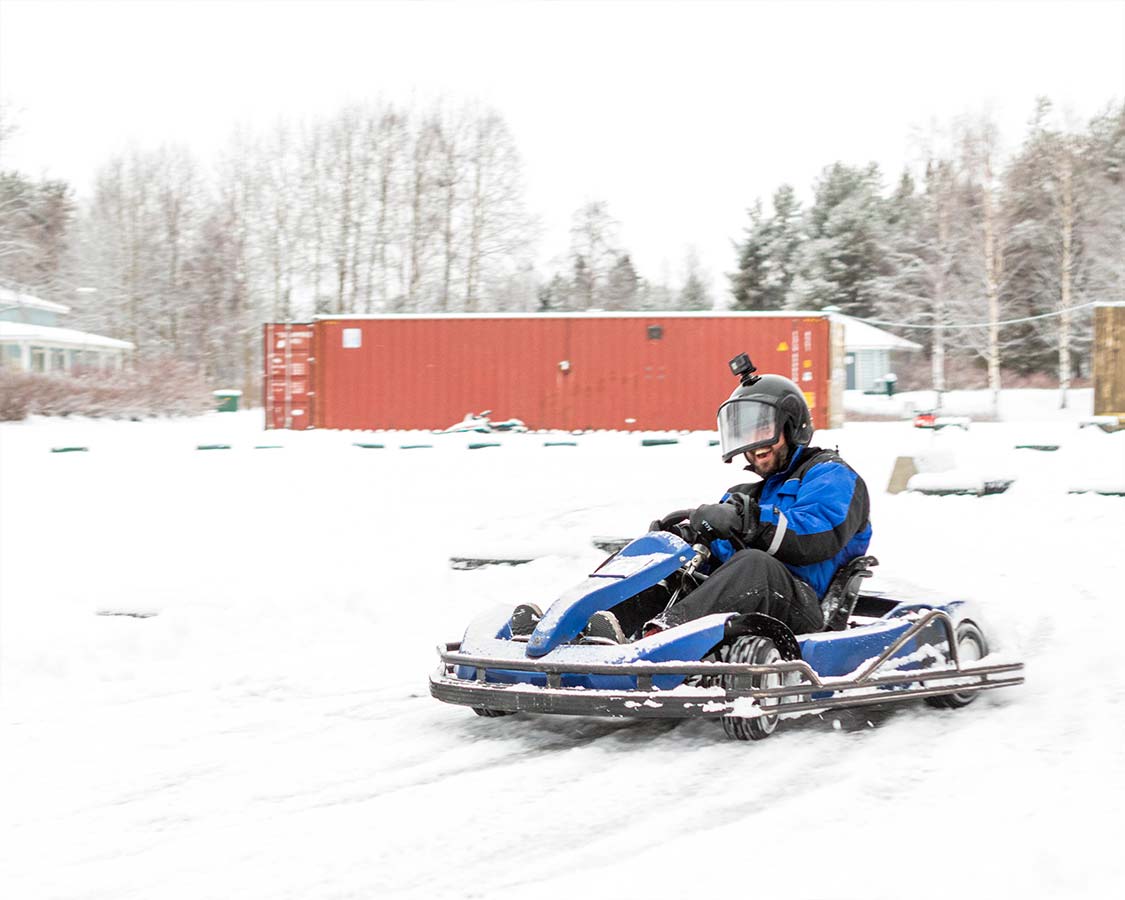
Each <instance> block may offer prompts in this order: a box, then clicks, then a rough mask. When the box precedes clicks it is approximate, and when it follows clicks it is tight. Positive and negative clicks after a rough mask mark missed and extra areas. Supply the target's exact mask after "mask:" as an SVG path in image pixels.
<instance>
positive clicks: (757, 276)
mask: <svg viewBox="0 0 1125 900" xmlns="http://www.w3.org/2000/svg"><path fill="white" fill-rule="evenodd" d="M0 112H3V111H2V110H0ZM1051 122H1052V110H1051V108H1050V104H1049V103H1048V102H1047V101H1041V102H1040V103H1039V104H1038V105H1037V107H1036V110H1035V114H1034V116H1033V118H1032V121H1031V124H1030V126H1029V129H1028V132H1027V134H1026V135H1025V137H1024V140H1023V143H1022V145H1021V146H1020V148H1019V150H1018V152H1017V153H1016V154H1015V155H1014V156H1012V157H1010V158H1002V157H1001V153H1000V150H999V146H998V136H997V134H996V130H995V128H994V126H992V125H991V124H990V123H989V122H987V121H983V122H982V121H976V122H962V123H958V124H957V125H955V126H954V127H953V128H951V129H950V130H949V133H948V134H947V135H946V136H945V138H944V140H943V143H942V145H941V146H938V144H937V143H936V142H935V143H934V145H933V146H931V147H930V148H929V149H928V151H927V153H926V162H925V165H924V167H923V169H922V170H921V171H920V172H919V173H918V175H917V177H912V176H911V175H903V176H902V177H901V178H900V179H899V180H898V181H897V183H895V184H894V185H893V186H892V187H891V188H890V189H889V190H888V189H887V188H886V187H885V185H884V183H883V177H882V173H881V172H880V171H879V170H878V168H877V167H876V166H874V165H870V166H865V167H855V166H851V165H846V164H844V163H841V162H837V163H834V164H832V165H830V166H827V167H826V168H825V169H824V170H823V172H822V174H821V176H820V177H819V178H818V179H817V180H816V183H815V184H814V186H813V190H812V199H811V202H810V203H809V205H808V206H803V205H802V203H801V202H800V200H799V198H798V194H797V191H796V190H794V189H793V187H792V186H789V185H782V186H780V187H779V188H778V189H777V190H776V191H775V193H774V195H773V197H772V204H771V205H770V208H769V209H768V210H767V209H766V208H765V207H764V206H763V204H762V203H760V202H759V203H757V204H755V206H754V207H753V208H752V209H751V210H750V222H749V226H748V228H747V229H746V232H745V234H744V236H743V239H742V240H741V241H740V242H738V243H737V246H736V248H735V251H736V252H735V258H734V259H733V260H732V266H733V268H734V271H733V272H732V274H731V275H730V282H731V295H732V296H731V297H722V298H715V297H713V296H712V295H711V294H710V293H709V292H708V287H707V277H706V275H705V273H704V272H703V271H702V269H701V267H700V265H699V263H698V261H697V259H696V258H695V257H694V255H693V254H692V253H691V252H690V251H689V252H686V253H685V259H684V262H683V267H682V277H681V278H680V280H679V282H678V283H677V284H674V285H670V284H665V283H662V282H660V281H657V280H652V279H648V278H646V277H644V275H643V274H642V273H640V272H638V271H637V269H636V267H635V266H634V264H633V259H632V255H631V254H630V252H629V250H628V248H627V247H625V246H624V245H623V242H622V241H621V239H620V236H619V229H618V225H617V223H616V222H615V221H614V219H613V217H612V216H611V214H610V212H609V209H608V207H607V205H606V204H605V203H603V202H590V203H586V204H585V205H583V206H581V207H580V208H579V209H577V210H576V211H575V212H574V214H573V219H572V227H571V232H570V244H569V247H568V248H567V250H566V251H565V252H564V253H560V254H559V255H558V257H557V260H558V262H557V263H556V264H555V266H554V267H553V268H554V271H548V272H547V273H541V272H537V271H536V270H535V268H534V265H533V260H534V258H535V249H536V247H535V245H536V241H537V237H538V233H537V232H538V229H537V223H536V221H535V219H534V217H533V216H532V215H531V213H530V212H529V210H528V209H527V207H526V202H525V194H524V188H523V184H522V176H521V170H522V163H521V159H520V154H519V151H518V148H517V147H516V145H515V141H514V138H513V136H512V134H511V132H510V131H509V129H508V127H507V125H506V124H505V122H504V121H503V119H502V118H501V117H500V116H499V115H498V114H497V113H496V112H494V111H492V110H488V109H482V108H479V107H474V106H468V107H462V108H457V109H451V108H447V107H437V108H432V109H429V110H428V111H424V112H419V111H416V110H411V109H407V108H403V107H399V106H395V105H392V104H386V103H378V104H367V105H362V106H354V107H349V108H347V109H344V110H341V111H340V112H339V113H337V114H336V115H334V116H332V117H330V118H326V119H323V120H318V121H314V122H311V123H305V124H302V125H294V124H291V123H280V124H278V125H277V126H276V127H275V128H274V129H272V130H271V131H270V132H269V133H267V134H259V135H247V134H237V135H235V136H234V137H233V138H232V140H231V142H230V146H229V148H228V151H227V152H226V153H225V154H224V155H223V157H222V158H221V160H220V161H219V162H218V163H217V164H216V165H213V166H208V167H203V166H201V165H200V164H199V163H198V162H197V161H196V160H195V159H194V158H193V157H192V155H191V154H190V153H189V152H187V151H186V150H183V149H176V148H163V149H159V150H155V151H148V152H141V151H134V152H129V153H125V154H122V155H120V156H118V157H116V158H113V159H110V160H109V161H107V162H106V163H105V164H104V165H103V166H102V167H101V169H100V170H99V171H98V173H97V176H96V178H95V181H94V184H93V186H92V189H91V191H90V193H89V196H85V197H83V198H81V200H79V199H78V198H76V196H75V194H74V191H73V189H72V188H71V187H70V186H69V185H67V184H65V183H63V182H59V181H43V180H35V179H32V178H29V177H28V176H26V175H23V174H21V173H17V172H5V173H2V174H0V277H3V278H5V279H7V280H9V281H11V282H16V283H19V284H21V285H24V286H26V287H27V288H28V289H29V290H30V291H31V292H33V293H35V294H37V295H38V296H41V297H44V298H46V299H51V300H56V301H59V302H62V303H65V304H66V305H68V306H70V307H72V309H73V310H74V314H73V315H72V316H71V317H70V318H69V319H68V320H67V323H66V324H70V325H72V326H74V327H79V328H84V329H86V330H90V331H96V332H99V333H103V334H107V335H110V336H113V337H118V338H124V339H127V340H131V341H133V342H134V343H135V344H136V345H137V353H138V357H139V358H140V359H142V360H158V359H162V358H172V359H176V360H180V361H183V362H185V363H187V364H189V365H191V366H194V367H195V369H196V370H197V371H199V372H201V373H202V374H203V376H204V377H205V378H206V379H207V381H208V382H209V383H211V384H215V385H221V386H227V387H242V388H243V389H244V390H248V391H253V390H254V388H255V383H256V381H257V379H258V378H259V373H260V352H261V350H260V329H261V324H262V323H263V322H267V321H284V320H298V319H301V318H305V317H308V316H311V315H340V314H357V313H395V312H424V313H447V312H473V311H526V312H533V311H553V310H586V309H610V310H618V309H651V310H662V309H710V308H712V307H714V306H716V305H719V306H726V305H728V304H729V303H733V305H734V306H735V307H736V308H742V309H767V310H768V309H797V308H800V309H822V308H824V307H827V306H835V307H838V308H839V309H841V310H842V311H844V312H847V313H850V314H852V315H857V316H861V317H865V318H874V319H876V320H879V321H886V322H892V323H901V324H902V325H904V326H905V325H910V326H927V327H926V328H921V329H920V328H905V327H903V328H896V327H895V326H889V327H890V328H891V330H897V331H898V332H899V333H901V334H903V335H904V336H906V337H909V338H910V339H911V340H914V341H917V342H919V343H922V344H924V345H925V346H926V348H927V351H928V359H929V361H930V365H931V371H930V373H929V380H930V381H931V382H932V384H933V386H935V387H938V388H942V387H945V386H946V384H947V382H948V381H949V377H950V373H951V372H952V371H966V370H969V369H973V368H976V369H979V370H982V371H984V372H986V373H987V377H988V383H989V384H990V386H992V387H993V388H994V389H995V388H999V386H1000V372H1001V367H1003V368H1004V369H1005V370H1009V371H1016V372H1021V373H1029V372H1044V371H1052V372H1054V373H1055V374H1057V376H1058V379H1059V381H1060V382H1061V383H1062V385H1063V387H1064V388H1065V387H1067V386H1068V385H1069V383H1070V381H1071V379H1072V378H1073V377H1074V375H1075V373H1076V371H1078V372H1080V371H1081V370H1082V367H1083V366H1084V365H1085V360H1086V358H1087V355H1088V351H1089V344H1090V331H1091V329H1090V319H1091V317H1090V313H1089V310H1088V309H1084V308H1082V307H1084V304H1086V303H1088V302H1090V301H1093V300H1113V299H1123V295H1125V293H1123V292H1125V106H1115V107H1113V108H1111V109H1109V110H1107V111H1106V112H1105V113H1104V114H1102V115H1100V116H1098V117H1096V118H1095V119H1094V120H1093V121H1091V122H1089V123H1087V124H1085V125H1084V126H1083V127H1080V128H1074V129H1063V128H1059V127H1056V126H1054V125H1052V124H1051ZM10 124H11V123H10V122H6V121H4V120H3V118H2V117H0V139H2V138H4V137H5V134H6V131H7V130H9V129H10ZM1045 313H1052V314H1057V315H1051V316H1050V317H1048V318H1035V317H1037V316H1042V315H1043V314H1045ZM1011 319H1024V320H1028V321H1024V322H1021V323H1019V324H1015V325H1001V324H1000V323H1001V322H1005V321H1008V320H1011ZM981 322H984V323H987V325H986V327H983V328H964V327H962V326H965V325H971V324H975V323H981ZM969 360H972V361H973V362H975V363H976V364H977V365H976V366H975V367H974V366H967V365H965V366H962V365H961V362H962V361H969ZM955 363H956V366H955Z"/></svg>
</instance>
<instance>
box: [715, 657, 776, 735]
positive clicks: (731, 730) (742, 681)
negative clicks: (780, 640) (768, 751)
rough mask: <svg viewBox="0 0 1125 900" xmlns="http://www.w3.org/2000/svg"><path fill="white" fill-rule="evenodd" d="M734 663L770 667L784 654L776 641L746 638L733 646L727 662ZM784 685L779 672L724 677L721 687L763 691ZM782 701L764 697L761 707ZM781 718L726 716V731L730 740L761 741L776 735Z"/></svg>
mask: <svg viewBox="0 0 1125 900" xmlns="http://www.w3.org/2000/svg"><path fill="white" fill-rule="evenodd" d="M726 661H727V662H731V663H748V664H749V665H754V666H769V665H774V664H775V663H779V662H781V654H780V653H779V652H778V650H777V647H776V646H774V643H773V641H771V640H770V639H769V638H764V637H758V636H750V635H744V636H743V637H740V638H738V640H736V641H735V642H734V643H733V644H731V646H730V653H729V655H728V656H727V659H726ZM781 683H782V679H781V675H780V674H779V673H767V674H764V675H724V676H722V685H723V689H724V690H728V691H730V690H742V691H746V690H760V689H762V688H775V687H780V686H781ZM779 702H780V701H779V700H778V699H777V698H776V697H773V698H768V699H766V698H763V699H760V700H758V705H759V706H760V707H763V708H769V707H774V706H776V705H778V703H779ZM777 722H778V716H777V714H776V713H775V714H773V715H760V716H755V717H753V718H742V717H741V716H723V731H725V732H726V733H727V737H729V738H734V739H735V740H739V741H760V740H762V738H767V737H769V736H770V735H771V734H773V732H774V729H775V728H777Z"/></svg>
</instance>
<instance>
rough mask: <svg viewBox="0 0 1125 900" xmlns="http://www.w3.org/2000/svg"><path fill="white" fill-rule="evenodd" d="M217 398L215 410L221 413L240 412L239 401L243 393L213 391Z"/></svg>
mask: <svg viewBox="0 0 1125 900" xmlns="http://www.w3.org/2000/svg"><path fill="white" fill-rule="evenodd" d="M211 393H212V395H213V396H214V398H215V408H216V409H217V410H218V411H219V412H238V401H239V399H240V398H241V397H242V391H212V392H211Z"/></svg>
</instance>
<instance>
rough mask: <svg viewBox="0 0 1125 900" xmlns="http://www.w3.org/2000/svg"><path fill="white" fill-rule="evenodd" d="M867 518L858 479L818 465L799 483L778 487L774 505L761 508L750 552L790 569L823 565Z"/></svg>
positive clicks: (838, 466)
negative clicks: (765, 555) (753, 549)
mask: <svg viewBox="0 0 1125 900" xmlns="http://www.w3.org/2000/svg"><path fill="white" fill-rule="evenodd" d="M869 515H870V504H869V501H868V497H867V486H866V485H865V484H864V483H863V479H862V478H860V477H859V476H858V475H857V474H856V473H855V472H853V471H852V470H851V469H850V468H848V466H846V465H844V464H842V463H839V462H827V463H820V464H818V465H814V466H813V467H812V468H810V469H809V470H808V472H806V473H805V477H804V478H803V479H801V480H800V481H798V480H796V479H794V480H792V481H789V482H786V483H785V484H784V485H782V486H781V488H780V489H779V496H778V499H777V503H776V505H773V506H765V505H763V506H762V507H761V512H760V522H761V528H760V529H759V531H758V533H757V534H756V535H755V536H754V541H753V546H754V547H756V548H758V549H760V550H765V551H766V552H767V553H769V554H770V555H771V556H776V557H777V558H778V559H779V560H781V561H782V562H783V563H788V564H789V565H792V566H805V565H809V564H811V563H818V562H822V561H824V560H826V559H831V558H832V557H834V556H835V555H836V554H837V553H839V552H840V551H841V550H842V549H843V548H844V547H845V545H846V544H847V543H848V541H850V540H851V539H852V538H853V537H854V536H855V534H856V532H858V531H859V530H860V529H861V528H863V526H864V525H865V524H866V523H867V519H868V516H869Z"/></svg>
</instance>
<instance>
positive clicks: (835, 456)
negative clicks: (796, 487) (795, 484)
mask: <svg viewBox="0 0 1125 900" xmlns="http://www.w3.org/2000/svg"><path fill="white" fill-rule="evenodd" d="M823 462H838V463H842V462H843V460H842V459H841V458H840V454H839V453H837V452H836V451H835V450H825V449H824V448H823V447H809V448H807V449H806V450H805V452H804V453H802V454H801V461H800V462H799V463H797V468H795V469H794V470H793V471H792V472H790V473H789V477H790V478H796V479H797V480H798V481H800V480H801V479H802V478H804V477H805V473H806V472H807V471H808V470H809V469H811V468H812V467H813V466H815V465H817V464H818V463H823Z"/></svg>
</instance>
